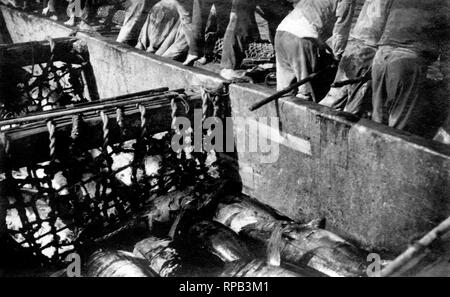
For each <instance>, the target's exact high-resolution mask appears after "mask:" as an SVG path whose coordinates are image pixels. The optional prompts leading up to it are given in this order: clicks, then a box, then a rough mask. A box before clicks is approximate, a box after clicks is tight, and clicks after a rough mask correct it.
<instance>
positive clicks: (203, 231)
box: [185, 221, 253, 262]
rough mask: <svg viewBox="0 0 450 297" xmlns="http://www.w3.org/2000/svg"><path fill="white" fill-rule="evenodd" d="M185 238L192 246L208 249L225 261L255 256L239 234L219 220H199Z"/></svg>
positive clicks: (242, 259) (248, 258) (246, 259)
mask: <svg viewBox="0 0 450 297" xmlns="http://www.w3.org/2000/svg"><path fill="white" fill-rule="evenodd" d="M185 238H186V241H187V242H188V244H190V246H191V247H192V248H194V249H195V248H197V247H198V248H200V249H203V250H205V251H208V252H209V253H211V254H213V255H215V256H217V257H218V258H220V259H221V260H222V261H223V262H233V261H248V260H250V259H252V258H253V255H252V254H251V253H250V251H249V250H248V248H247V246H246V244H245V243H244V242H243V241H242V240H241V239H240V238H239V236H238V235H237V234H236V233H235V232H233V231H232V230H231V229H229V228H227V227H225V226H224V225H222V224H220V223H217V222H213V221H201V222H198V223H196V224H194V225H192V226H191V227H190V228H189V230H188V231H187V234H186V236H185Z"/></svg>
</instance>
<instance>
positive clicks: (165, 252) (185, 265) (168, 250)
mask: <svg viewBox="0 0 450 297" xmlns="http://www.w3.org/2000/svg"><path fill="white" fill-rule="evenodd" d="M133 254H134V255H135V256H137V257H140V258H144V259H146V260H147V261H148V265H149V266H150V267H151V268H152V269H153V270H154V271H155V272H156V273H158V274H159V275H160V276H161V277H182V276H190V277H192V276H213V275H217V271H219V270H220V269H221V268H222V265H223V264H222V262H221V261H220V260H219V259H217V258H216V257H211V256H209V257H208V255H204V254H203V255H199V254H197V255H196V256H197V257H194V258H193V257H190V256H186V253H183V248H182V247H181V245H178V244H177V242H174V241H172V240H170V239H160V238H157V237H149V238H146V239H144V240H142V241H140V242H138V243H137V244H136V245H135V247H134V251H133ZM202 256H203V258H202Z"/></svg>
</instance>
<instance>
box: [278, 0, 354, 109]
mask: <svg viewBox="0 0 450 297" xmlns="http://www.w3.org/2000/svg"><path fill="white" fill-rule="evenodd" d="M355 2H356V0H302V1H300V2H299V3H297V5H296V6H295V8H294V10H293V11H292V12H291V13H290V14H289V15H288V16H287V17H286V18H285V19H284V20H283V21H282V22H281V24H280V25H279V26H278V29H277V33H276V36H275V53H276V60H277V66H276V68H277V89H278V90H282V89H285V88H286V87H288V86H289V85H290V84H292V83H293V82H294V81H296V80H297V81H299V80H302V79H305V78H306V77H308V76H309V75H311V74H312V73H314V72H317V71H319V70H321V69H324V68H325V67H327V66H328V65H329V64H330V63H332V59H330V55H333V56H334V59H335V60H340V58H341V56H342V54H343V53H344V50H345V46H346V45H347V40H348V35H349V32H350V27H351V23H352V18H353V13H354V9H355ZM330 37H332V41H331V49H330V48H329V47H328V45H327V44H326V41H327V40H328V39H329V38H330ZM327 51H328V52H327ZM330 51H331V53H330ZM317 82H319V81H318V80H317V81H312V82H310V83H306V84H304V85H302V86H301V87H299V89H298V92H297V97H299V98H302V99H305V100H312V101H314V102H318V101H319V100H320V99H322V98H321V96H320V95H319V93H320V90H321V89H322V90H323V88H324V87H323V86H322V85H321V84H320V83H317Z"/></svg>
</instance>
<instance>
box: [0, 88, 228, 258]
mask: <svg viewBox="0 0 450 297" xmlns="http://www.w3.org/2000/svg"><path fill="white" fill-rule="evenodd" d="M205 94H206V93H205ZM204 97H205V101H208V100H211V99H210V98H209V97H208V96H206V95H205V96H204ZM177 98H179V97H177ZM177 98H173V99H172V102H171V106H172V117H173V119H175V118H176V117H178V116H183V106H184V105H183V102H182V100H178V99H177ZM211 98H217V96H214V97H211ZM217 105H218V102H217V101H214V102H211V104H210V105H209V104H206V103H205V106H206V108H205V110H204V112H205V114H206V113H208V114H217V112H218V111H219V110H221V108H220V107H217ZM136 108H138V109H139V111H140V120H139V123H130V122H128V121H127V119H126V117H127V116H126V115H125V114H124V113H123V112H121V109H120V108H119V109H117V116H116V118H115V121H114V122H113V121H110V119H112V117H111V115H108V114H106V113H101V115H100V116H101V117H102V122H103V127H102V129H103V131H102V133H103V144H102V146H101V147H98V148H86V147H85V146H84V144H85V141H83V137H89V131H88V129H87V127H86V125H85V123H84V121H83V116H82V114H77V115H74V117H73V122H72V133H71V142H70V144H67V146H68V147H66V148H61V143H58V141H59V139H58V133H57V132H58V127H57V126H56V125H55V122H54V121H50V122H48V123H47V129H48V137H49V158H48V161H46V162H42V163H38V164H30V165H28V166H26V167H22V168H14V166H13V163H14V160H11V159H9V161H8V162H7V166H6V171H5V174H4V176H3V177H2V181H1V182H0V183H1V187H0V190H1V193H0V194H1V195H0V196H1V197H2V199H7V201H8V210H7V218H6V221H7V229H8V232H9V234H10V235H11V237H12V238H13V239H14V240H15V241H16V242H17V244H18V246H20V247H21V248H22V249H26V250H27V251H28V252H29V253H31V254H33V255H34V256H35V257H36V258H37V259H39V261H41V263H43V264H44V265H45V264H55V265H60V264H63V263H64V262H65V258H66V256H67V255H68V254H70V253H73V252H74V251H79V250H82V249H83V247H85V246H87V245H89V244H93V243H95V242H101V241H103V240H107V239H108V238H110V237H111V236H113V235H115V234H117V233H120V232H122V231H123V230H126V229H127V228H129V227H130V226H132V225H133V224H135V223H136V222H137V221H138V220H139V219H140V218H142V215H143V213H145V212H146V210H148V209H149V207H150V206H151V205H152V203H153V201H155V199H156V198H158V197H161V196H163V195H166V194H168V193H171V192H173V191H175V190H183V189H187V188H189V189H191V193H194V196H198V197H199V198H201V197H200V196H201V194H200V193H202V192H205V191H204V188H205V187H206V186H207V185H210V184H212V183H214V182H215V181H216V180H217V179H218V178H219V177H220V175H221V174H220V168H219V166H218V164H219V163H218V160H217V158H216V157H215V153H214V152H206V151H201V152H195V151H193V149H192V148H189V147H185V148H183V149H179V150H174V149H173V148H172V144H173V142H172V139H173V136H174V135H176V134H179V133H181V131H177V130H173V129H170V130H168V131H166V132H163V133H158V134H151V133H149V132H148V131H149V129H148V127H149V124H150V123H149V121H148V114H147V112H146V108H144V107H143V106H142V105H140V106H137V107H136ZM185 112H186V111H185ZM126 129H132V130H133V133H134V134H135V135H136V138H135V139H131V140H126V141H125V139H124V140H123V141H117V142H115V143H112V142H111V141H109V135H110V133H112V132H113V130H116V132H117V131H119V133H120V134H121V135H124V133H125V130H126ZM204 133H205V134H206V133H207V131H204ZM57 144H59V146H57ZM57 149H60V150H61V149H64V150H66V151H68V152H69V153H65V154H58V153H57ZM6 155H7V156H8V149H7V148H6ZM202 189H203V190H202Z"/></svg>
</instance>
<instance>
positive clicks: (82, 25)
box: [78, 20, 95, 31]
mask: <svg viewBox="0 0 450 297" xmlns="http://www.w3.org/2000/svg"><path fill="white" fill-rule="evenodd" d="M78 27H79V28H80V30H82V31H95V30H94V28H93V27H92V26H91V25H89V24H88V23H87V22H86V21H83V20H82V21H81V22H80V24H79V25H78Z"/></svg>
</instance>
